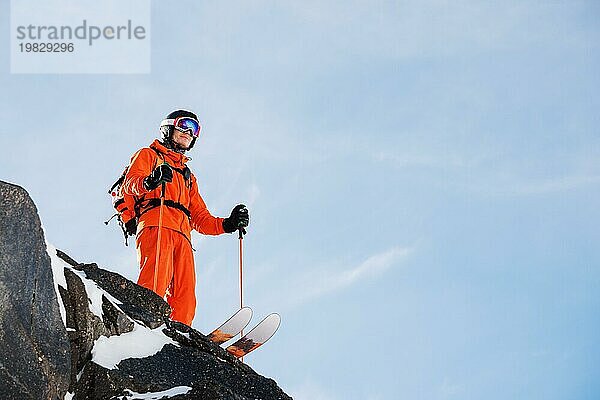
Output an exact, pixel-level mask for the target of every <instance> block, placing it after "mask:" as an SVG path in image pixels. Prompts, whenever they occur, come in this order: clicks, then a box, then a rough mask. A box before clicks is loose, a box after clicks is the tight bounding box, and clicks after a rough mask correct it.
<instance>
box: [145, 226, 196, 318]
mask: <svg viewBox="0 0 600 400" xmlns="http://www.w3.org/2000/svg"><path fill="white" fill-rule="evenodd" d="M157 239H158V227H155V226H149V227H146V228H144V229H143V230H142V231H141V232H140V234H139V236H138V237H137V239H136V247H137V257H138V263H139V265H140V277H139V278H138V282H137V283H138V285H140V286H143V287H145V288H148V289H150V290H154V274H157V277H156V278H157V279H156V290H154V291H155V293H156V294H158V295H159V296H160V297H162V298H165V295H166V300H167V302H168V303H169V305H170V306H171V309H172V312H171V319H172V320H174V321H179V322H183V323H184V324H186V325H191V324H192V320H193V319H194V314H195V312H196V273H195V271H194V255H193V252H192V245H191V244H190V242H189V240H188V239H187V238H186V237H185V236H183V234H181V233H179V232H177V231H174V230H172V229H168V228H162V232H161V234H160V241H161V243H160V254H159V257H160V259H159V260H158V266H156V265H155V264H156V241H157Z"/></svg>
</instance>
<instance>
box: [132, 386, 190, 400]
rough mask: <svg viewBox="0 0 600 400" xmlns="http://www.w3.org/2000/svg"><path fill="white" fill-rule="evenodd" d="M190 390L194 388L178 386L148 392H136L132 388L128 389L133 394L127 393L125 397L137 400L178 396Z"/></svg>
mask: <svg viewBox="0 0 600 400" xmlns="http://www.w3.org/2000/svg"><path fill="white" fill-rule="evenodd" d="M190 390H192V388H191V387H189V386H176V387H174V388H171V389H169V390H163V391H162V392H148V393H136V392H132V391H131V390H127V391H128V392H129V393H131V394H129V395H127V396H126V397H125V399H127V400H133V399H136V400H137V399H141V400H152V399H163V398H165V397H173V396H177V395H179V394H186V393H187V392H189V391H190Z"/></svg>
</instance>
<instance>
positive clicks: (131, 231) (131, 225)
mask: <svg viewBox="0 0 600 400" xmlns="http://www.w3.org/2000/svg"><path fill="white" fill-rule="evenodd" d="M151 149H152V150H154V151H155V152H156V154H157V155H158V158H160V159H162V160H163V162H165V159H164V156H163V155H162V154H161V153H160V152H159V151H158V150H156V149H154V148H152V147H151ZM154 168H156V165H154ZM154 168H153V169H154ZM171 168H172V169H173V170H174V171H176V172H178V173H180V174H181V175H182V176H183V177H184V178H185V181H186V186H187V187H188V188H190V187H191V175H192V174H191V171H190V169H189V168H188V167H187V166H185V168H183V169H179V168H175V167H173V166H171ZM127 171H129V165H127V166H126V167H125V169H124V170H123V173H122V174H121V176H120V177H119V179H117V180H116V181H115V183H113V184H112V186H111V187H110V189H108V194H109V195H111V197H112V206H113V208H114V209H115V211H116V213H115V214H114V215H112V216H111V217H110V218H109V219H108V220H107V221H104V224H105V225H108V224H109V223H110V221H111V220H112V219H113V218H115V217H117V221H118V223H119V226H120V227H121V230H122V231H123V236H124V237H125V246H128V245H129V244H128V243H127V240H128V238H129V236H134V235H135V234H136V231H137V223H138V220H139V218H140V216H141V214H143V213H144V212H146V211H148V210H149V209H151V208H154V207H159V206H160V200H159V199H148V200H146V199H145V198H144V196H141V197H137V196H134V195H130V194H126V193H124V192H123V182H124V181H125V176H126V175H127ZM144 203H145V204H144ZM164 205H165V206H167V207H172V208H176V209H178V210H180V211H182V212H183V213H184V214H185V215H186V216H187V217H188V218H191V214H190V212H189V210H188V209H187V208H186V207H185V206H184V205H182V204H180V203H177V202H174V201H172V200H165V201H164ZM142 208H143V211H142Z"/></svg>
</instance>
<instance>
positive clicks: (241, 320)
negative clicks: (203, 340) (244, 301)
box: [208, 307, 252, 344]
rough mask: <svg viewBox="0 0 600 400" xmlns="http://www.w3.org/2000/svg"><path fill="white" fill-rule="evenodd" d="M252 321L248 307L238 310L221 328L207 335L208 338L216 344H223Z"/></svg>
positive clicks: (250, 310)
mask: <svg viewBox="0 0 600 400" xmlns="http://www.w3.org/2000/svg"><path fill="white" fill-rule="evenodd" d="M251 319H252V309H251V308H250V307H243V308H240V309H239V310H238V311H237V312H236V313H235V314H233V315H232V316H231V318H229V319H228V320H227V321H225V322H223V324H222V325H221V326H219V327H218V328H217V329H215V330H214V331H212V332H211V333H209V334H208V338H209V339H210V340H211V341H213V342H214V343H216V344H223V343H225V342H226V341H228V340H229V339H231V338H232V337H234V336H235V335H237V334H238V333H240V332H241V331H242V330H243V329H244V328H245V327H246V326H247V325H248V323H249V322H250V320H251Z"/></svg>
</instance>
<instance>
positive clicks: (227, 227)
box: [223, 204, 250, 234]
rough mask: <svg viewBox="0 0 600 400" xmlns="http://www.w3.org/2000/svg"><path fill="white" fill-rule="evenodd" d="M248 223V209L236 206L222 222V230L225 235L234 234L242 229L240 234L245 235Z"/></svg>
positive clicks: (239, 205)
mask: <svg viewBox="0 0 600 400" xmlns="http://www.w3.org/2000/svg"><path fill="white" fill-rule="evenodd" d="M249 222H250V214H249V213H248V209H247V208H246V206H245V205H243V204H238V205H237V206H235V207H234V208H233V210H232V211H231V215H230V216H229V217H227V218H225V219H224V220H223V230H224V231H225V232H227V233H232V232H235V231H236V230H238V229H240V228H241V229H242V233H243V234H245V233H246V230H245V229H244V228H245V227H247V226H248V223H249Z"/></svg>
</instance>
